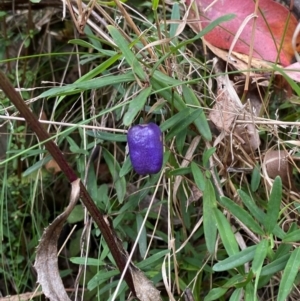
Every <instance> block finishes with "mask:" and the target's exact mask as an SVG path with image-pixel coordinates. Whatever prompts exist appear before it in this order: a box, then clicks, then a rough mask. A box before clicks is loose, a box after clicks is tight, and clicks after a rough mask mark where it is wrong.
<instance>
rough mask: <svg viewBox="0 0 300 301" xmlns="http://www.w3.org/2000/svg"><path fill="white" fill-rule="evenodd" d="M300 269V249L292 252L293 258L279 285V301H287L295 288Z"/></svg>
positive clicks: (289, 261)
mask: <svg viewBox="0 0 300 301" xmlns="http://www.w3.org/2000/svg"><path fill="white" fill-rule="evenodd" d="M299 268H300V248H297V249H295V250H294V251H293V252H292V254H291V257H290V258H289V260H288V262H287V264H286V267H285V269H284V272H283V275H282V278H281V281H280V285H279V292H278V297H277V301H284V300H286V298H287V297H288V295H289V293H290V291H291V289H292V287H293V284H294V281H295V279H296V276H297V274H298V270H299Z"/></svg>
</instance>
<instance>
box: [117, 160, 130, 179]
mask: <svg viewBox="0 0 300 301" xmlns="http://www.w3.org/2000/svg"><path fill="white" fill-rule="evenodd" d="M131 170H132V165H131V161H130V157H129V156H127V158H126V160H125V162H124V164H123V165H122V167H121V170H120V173H119V176H120V177H124V176H126V175H127V174H128V173H129V172H130V171H131Z"/></svg>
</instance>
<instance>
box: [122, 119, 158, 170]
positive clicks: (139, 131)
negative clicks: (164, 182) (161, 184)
mask: <svg viewBox="0 0 300 301" xmlns="http://www.w3.org/2000/svg"><path fill="white" fill-rule="evenodd" d="M127 142H128V147H129V156H130V160H131V163H132V166H133V169H134V170H135V171H136V173H138V174H140V175H147V174H155V173H158V172H159V171H160V169H161V167H162V163H163V143H162V133H161V130H160V128H159V126H157V125H156V124H155V123H149V124H139V125H135V126H133V127H131V128H130V129H129V131H128V134H127Z"/></svg>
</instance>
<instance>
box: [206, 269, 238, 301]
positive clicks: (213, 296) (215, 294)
mask: <svg viewBox="0 0 300 301" xmlns="http://www.w3.org/2000/svg"><path fill="white" fill-rule="evenodd" d="M243 280H244V279H243V276H242V275H240V274H238V275H234V276H233V277H231V278H229V279H228V280H227V281H226V282H225V283H224V284H223V286H222V287H218V288H213V289H212V290H210V291H209V293H208V294H207V295H206V297H205V298H204V300H205V301H211V300H220V297H222V296H223V295H224V294H225V293H226V292H227V291H228V289H229V288H231V287H235V286H236V285H237V284H238V283H240V282H241V281H243Z"/></svg>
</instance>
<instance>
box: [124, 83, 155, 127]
mask: <svg viewBox="0 0 300 301" xmlns="http://www.w3.org/2000/svg"><path fill="white" fill-rule="evenodd" d="M151 89H152V88H151V86H150V87H148V88H146V89H143V90H142V92H141V93H140V94H139V95H138V96H137V97H135V98H134V99H132V100H131V101H130V104H129V108H128V110H127V112H126V113H125V115H124V118H123V124H124V125H125V126H129V125H131V123H132V121H133V119H134V118H135V116H136V115H137V114H138V113H139V112H140V110H142V109H143V107H144V105H145V103H146V101H147V98H148V96H149V95H150V93H151Z"/></svg>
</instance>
